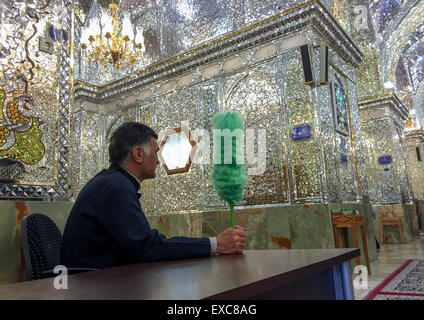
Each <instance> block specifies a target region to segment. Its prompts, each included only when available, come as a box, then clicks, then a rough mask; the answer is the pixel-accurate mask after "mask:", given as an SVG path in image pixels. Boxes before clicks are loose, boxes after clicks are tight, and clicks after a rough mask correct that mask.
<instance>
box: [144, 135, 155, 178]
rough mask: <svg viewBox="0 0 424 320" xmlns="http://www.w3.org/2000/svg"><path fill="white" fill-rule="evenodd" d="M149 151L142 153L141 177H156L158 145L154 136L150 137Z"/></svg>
mask: <svg viewBox="0 0 424 320" xmlns="http://www.w3.org/2000/svg"><path fill="white" fill-rule="evenodd" d="M149 148H150V153H149V154H143V162H142V163H141V166H142V168H143V170H142V179H153V178H155V177H156V166H157V165H158V164H159V159H158V154H157V153H158V151H159V146H158V142H157V140H156V139H155V138H153V137H150V146H149Z"/></svg>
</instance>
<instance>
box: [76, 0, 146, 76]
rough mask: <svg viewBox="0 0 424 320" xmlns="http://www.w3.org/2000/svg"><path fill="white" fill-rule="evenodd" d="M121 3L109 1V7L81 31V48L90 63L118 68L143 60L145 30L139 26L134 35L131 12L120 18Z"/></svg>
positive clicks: (131, 65) (133, 64)
mask: <svg viewBox="0 0 424 320" xmlns="http://www.w3.org/2000/svg"><path fill="white" fill-rule="evenodd" d="M117 8H118V5H117V4H115V3H113V2H112V3H110V4H109V10H101V16H100V19H99V17H94V18H92V19H91V20H90V21H88V22H89V23H88V22H87V27H86V28H85V29H84V30H83V31H82V33H81V48H82V51H83V54H84V55H85V56H86V57H87V59H88V61H89V62H90V63H97V64H101V65H103V67H105V68H106V67H107V66H108V65H113V66H114V67H115V68H116V69H117V70H119V69H120V68H122V67H127V68H131V67H133V66H135V65H137V64H139V63H141V62H142V59H143V53H144V51H145V48H144V44H143V42H144V39H143V29H142V28H136V35H135V36H134V31H133V26H132V25H131V21H130V17H129V13H128V12H125V13H124V18H123V19H122V22H121V20H120V19H119V17H118V15H117V12H116V9H117Z"/></svg>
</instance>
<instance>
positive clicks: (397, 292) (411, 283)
mask: <svg viewBox="0 0 424 320" xmlns="http://www.w3.org/2000/svg"><path fill="white" fill-rule="evenodd" d="M364 300H424V260H408V261H406V262H405V263H404V264H403V265H402V266H401V267H400V268H399V269H397V270H396V271H395V272H393V273H392V274H391V275H390V276H389V277H388V278H387V279H386V280H384V281H383V282H382V283H381V284H380V285H378V287H377V288H375V289H374V290H373V291H371V293H370V294H369V295H368V296H366V297H365V299H364Z"/></svg>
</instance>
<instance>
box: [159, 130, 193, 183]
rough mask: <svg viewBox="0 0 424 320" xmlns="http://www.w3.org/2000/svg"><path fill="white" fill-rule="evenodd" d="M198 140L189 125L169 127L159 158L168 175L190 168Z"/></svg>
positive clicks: (186, 170)
mask: <svg viewBox="0 0 424 320" xmlns="http://www.w3.org/2000/svg"><path fill="white" fill-rule="evenodd" d="M195 152H196V142H195V141H194V140H192V139H191V135H190V131H189V129H188V128H187V127H180V128H176V129H168V130H167V132H166V133H165V136H164V138H163V139H162V142H161V143H160V149H159V153H158V156H159V159H160V161H161V162H162V165H163V167H164V169H165V171H166V173H167V174H168V175H170V174H176V173H184V172H188V171H189V170H190V166H191V159H193V156H194V153H195Z"/></svg>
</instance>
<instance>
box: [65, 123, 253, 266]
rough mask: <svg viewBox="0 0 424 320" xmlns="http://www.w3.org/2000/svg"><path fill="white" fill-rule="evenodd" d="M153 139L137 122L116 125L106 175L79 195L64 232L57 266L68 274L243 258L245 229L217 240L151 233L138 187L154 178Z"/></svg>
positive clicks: (144, 126) (99, 175) (90, 183)
mask: <svg viewBox="0 0 424 320" xmlns="http://www.w3.org/2000/svg"><path fill="white" fill-rule="evenodd" d="M157 139H158V136H157V134H156V133H155V132H154V131H153V130H152V129H151V128H149V127H148V126H146V125H143V124H141V123H136V122H128V123H124V124H123V125H121V126H120V127H119V128H118V129H117V130H116V131H115V132H114V133H113V135H112V138H111V139H110V145H109V158H110V162H111V166H110V167H109V169H104V170H102V171H100V172H99V173H98V174H97V175H96V176H95V177H94V178H93V179H91V180H90V181H89V182H88V183H87V184H86V185H85V186H84V188H83V189H82V190H81V192H80V193H79V195H78V198H77V200H76V202H75V204H74V206H73V208H72V210H71V213H70V215H69V218H68V221H67V223H66V226H65V231H64V234H63V240H62V247H61V263H62V264H63V265H65V266H66V267H68V268H99V269H102V268H109V267H113V266H118V265H124V264H131V263H138V262H142V261H158V260H170V259H181V258H194V257H204V256H211V255H215V254H236V253H242V252H243V248H244V244H245V229H243V228H241V227H239V226H237V227H236V228H235V229H231V228H228V229H227V230H225V231H224V232H223V233H222V234H220V235H219V236H218V237H216V238H188V237H173V238H168V239H167V238H166V237H165V236H164V235H162V234H160V233H159V232H158V231H157V230H156V229H151V228H150V225H149V222H148V221H147V219H146V217H145V215H144V213H143V210H142V209H141V206H140V201H139V198H140V193H138V190H139V189H140V185H141V182H142V181H143V180H145V179H153V178H154V177H155V176H156V166H157V165H158V164H159V161H158V155H157V152H158V151H159V147H158V143H157Z"/></svg>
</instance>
